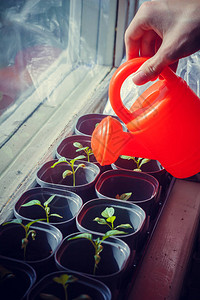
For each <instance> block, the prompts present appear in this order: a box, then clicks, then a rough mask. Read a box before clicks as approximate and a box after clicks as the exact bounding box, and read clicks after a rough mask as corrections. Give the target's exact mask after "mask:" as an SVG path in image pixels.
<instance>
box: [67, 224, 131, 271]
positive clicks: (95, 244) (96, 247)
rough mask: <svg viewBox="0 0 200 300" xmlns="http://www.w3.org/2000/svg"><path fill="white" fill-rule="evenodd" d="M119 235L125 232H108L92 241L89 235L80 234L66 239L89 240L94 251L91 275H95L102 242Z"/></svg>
mask: <svg viewBox="0 0 200 300" xmlns="http://www.w3.org/2000/svg"><path fill="white" fill-rule="evenodd" d="M119 234H126V232H123V231H121V230H116V229H114V230H109V231H107V232H106V233H105V234H104V235H103V236H102V238H100V237H98V238H96V239H93V237H92V234H91V233H80V234H77V235H76V236H74V237H71V238H68V241H71V240H75V239H80V238H84V239H87V240H89V241H90V242H91V243H92V245H93V247H94V250H95V254H94V269H93V275H95V274H96V269H97V268H98V264H99V263H100V260H101V257H100V253H101V252H102V251H103V246H102V242H103V241H105V240H106V239H107V238H109V237H110V236H114V235H119Z"/></svg>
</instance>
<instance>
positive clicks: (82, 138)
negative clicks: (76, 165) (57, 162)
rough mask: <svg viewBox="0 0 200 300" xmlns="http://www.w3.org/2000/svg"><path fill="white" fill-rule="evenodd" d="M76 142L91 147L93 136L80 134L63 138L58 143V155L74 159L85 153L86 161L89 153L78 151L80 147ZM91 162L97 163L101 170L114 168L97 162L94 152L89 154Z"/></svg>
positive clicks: (58, 156)
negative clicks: (76, 145)
mask: <svg viewBox="0 0 200 300" xmlns="http://www.w3.org/2000/svg"><path fill="white" fill-rule="evenodd" d="M75 142H79V143H81V145H82V146H83V147H89V148H90V149H91V136H87V135H80V134H79V135H70V136H68V137H66V138H65V139H63V140H62V141H61V142H60V144H59V145H58V147H57V148H56V157H57V158H58V159H59V158H61V157H65V158H66V159H74V158H75V157H77V156H78V155H85V159H83V161H84V162H85V161H87V155H86V153H85V152H84V151H83V150H81V151H78V152H77V151H76V150H78V148H76V147H75V146H74V145H73V144H74V143H75ZM89 162H91V163H93V164H95V165H97V166H98V167H99V168H100V170H101V172H104V171H106V170H110V169H112V168H111V166H101V165H100V164H99V163H98V162H97V160H96V158H95V156H94V154H92V155H90V156H89Z"/></svg>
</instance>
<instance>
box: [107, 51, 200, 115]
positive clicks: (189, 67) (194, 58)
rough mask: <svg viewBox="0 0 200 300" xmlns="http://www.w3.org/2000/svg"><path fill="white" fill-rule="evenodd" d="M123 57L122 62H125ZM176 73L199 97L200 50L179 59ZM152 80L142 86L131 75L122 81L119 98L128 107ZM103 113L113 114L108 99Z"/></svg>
mask: <svg viewBox="0 0 200 300" xmlns="http://www.w3.org/2000/svg"><path fill="white" fill-rule="evenodd" d="M125 60H126V59H125V58H124V59H123V60H122V63H123V62H125ZM176 73H177V75H179V76H180V77H182V78H183V79H184V80H185V81H186V82H187V84H188V85H189V86H190V88H191V89H192V90H193V91H194V92H195V93H196V95H197V96H198V97H200V51H198V52H196V53H194V54H192V55H191V56H188V57H185V58H182V59H180V60H179V64H178V68H177V71H176ZM150 85H152V82H148V83H146V84H144V85H142V86H136V85H134V84H133V82H132V80H131V75H130V76H129V77H128V78H127V79H126V80H125V81H124V83H123V85H122V88H121V98H122V100H123V103H124V105H125V106H126V107H127V108H130V107H131V106H132V104H133V103H134V101H135V100H136V99H137V98H138V97H139V96H140V95H141V94H142V93H143V92H144V91H145V90H146V89H147V88H148V87H149V86H150ZM104 113H105V114H114V115H115V112H114V111H113V109H112V107H111V105H110V102H109V100H108V102H107V104H106V106H105V109H104Z"/></svg>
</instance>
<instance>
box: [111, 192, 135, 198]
mask: <svg viewBox="0 0 200 300" xmlns="http://www.w3.org/2000/svg"><path fill="white" fill-rule="evenodd" d="M131 195H132V193H131V192H130V193H123V194H121V195H119V194H117V195H116V196H115V198H116V199H119V200H128V199H129V198H130V197H131Z"/></svg>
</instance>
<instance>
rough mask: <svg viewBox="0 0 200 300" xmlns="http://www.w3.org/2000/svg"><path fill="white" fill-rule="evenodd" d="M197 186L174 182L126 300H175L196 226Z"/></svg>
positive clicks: (199, 197)
mask: <svg viewBox="0 0 200 300" xmlns="http://www.w3.org/2000/svg"><path fill="white" fill-rule="evenodd" d="M199 212H200V183H197V182H191V181H186V180H179V179H177V180H176V181H175V184H174V186H173V188H172V191H171V193H170V196H169V198H168V200H167V202H166V205H165V207H164V210H163V212H162V215H161V217H160V220H159V222H158V224H157V227H156V229H155V232H154V234H153V236H152V239H151V241H150V244H149V247H148V250H147V252H146V254H145V257H144V259H143V262H142V265H141V267H140V270H139V272H138V275H137V277H136V279H135V282H134V285H133V287H132V289H131V291H130V293H129V295H128V297H127V299H128V300H133V299H134V300H146V299H148V300H178V299H179V296H180V292H181V289H182V285H183V281H184V277H185V274H186V270H187V266H188V262H189V259H190V256H191V253H192V249H193V244H194V240H195V236H196V232H197V228H198V224H199Z"/></svg>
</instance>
